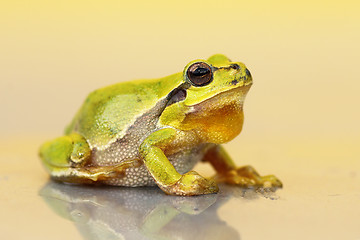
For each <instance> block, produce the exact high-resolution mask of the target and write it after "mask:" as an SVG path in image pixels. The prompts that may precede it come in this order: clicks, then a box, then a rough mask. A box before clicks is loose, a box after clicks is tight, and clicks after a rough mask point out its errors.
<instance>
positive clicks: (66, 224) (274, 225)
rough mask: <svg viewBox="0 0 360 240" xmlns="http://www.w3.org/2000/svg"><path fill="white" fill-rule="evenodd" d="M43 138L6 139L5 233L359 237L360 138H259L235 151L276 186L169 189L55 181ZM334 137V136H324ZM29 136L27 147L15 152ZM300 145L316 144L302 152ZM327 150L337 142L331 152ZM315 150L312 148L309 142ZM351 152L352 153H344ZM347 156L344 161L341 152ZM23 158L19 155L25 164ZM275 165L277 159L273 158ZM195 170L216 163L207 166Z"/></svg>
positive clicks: (1, 196) (0, 159)
mask: <svg viewBox="0 0 360 240" xmlns="http://www.w3.org/2000/svg"><path fill="white" fill-rule="evenodd" d="M40 142H41V140H40V139H36V138H33V139H32V140H24V141H23V142H20V141H13V142H11V141H10V139H9V141H7V142H1V146H3V147H4V148H2V149H1V150H2V151H1V152H0V153H1V155H0V163H1V165H2V166H3V167H2V168H1V169H0V201H1V204H0V212H1V216H2V218H1V219H0V230H1V234H2V236H4V237H5V239H49V238H51V239H358V238H359V236H360V229H359V227H358V218H359V216H360V184H359V183H360V179H359V177H360V173H359V169H360V163H359V161H358V157H359V156H360V154H359V151H358V150H357V148H356V141H351V142H346V143H344V144H343V145H341V144H331V143H330V142H328V141H326V140H323V142H322V143H317V144H315V143H309V142H308V141H307V142H304V141H298V142H292V143H291V142H290V143H289V142H287V141H285V140H282V141H280V140H279V141H271V142H267V141H265V142H262V141H260V140H257V141H251V140H250V139H249V140H248V141H246V142H245V141H243V142H242V147H243V151H238V147H237V146H236V145H232V144H230V145H228V146H227V148H228V150H229V152H230V153H231V154H232V155H234V156H238V157H239V158H240V156H241V158H242V159H250V158H251V156H253V155H255V154H258V155H263V154H266V155H267V158H266V161H264V160H261V159H264V157H258V158H257V159H253V160H252V161H251V164H252V165H254V166H255V167H257V168H258V169H259V171H260V172H261V173H264V174H266V173H274V174H276V175H277V176H278V177H279V178H280V179H281V180H282V181H283V182H284V189H282V190H278V191H276V192H275V193H274V192H261V191H258V192H257V191H253V190H243V189H240V188H236V187H231V186H226V185H220V193H219V194H215V195H207V196H199V197H174V196H167V195H165V194H164V193H163V192H162V191H160V190H159V189H158V188H117V187H94V186H93V187H89V186H77V185H65V184H59V183H55V182H53V181H49V180H48V178H47V175H46V173H45V172H44V170H43V169H42V166H40V164H39V159H38V158H37V156H36V151H37V149H36V146H37V145H38V144H39V143H40ZM325 143H327V144H325ZM17 144H21V146H22V151H17V149H18V145H17ZM301 149H307V151H308V152H303V153H302V154H299V151H300V150H301ZM326 149H333V150H332V152H331V153H330V152H329V153H327V152H326ZM310 150H311V151H310ZM344 153H346V154H344ZM340 160H341V161H340ZM19 163H21V164H19ZM274 166H275V167H274ZM197 170H198V171H199V172H201V173H202V174H204V175H207V176H209V175H211V174H212V171H211V169H210V168H208V167H207V166H206V165H199V166H198V168H197Z"/></svg>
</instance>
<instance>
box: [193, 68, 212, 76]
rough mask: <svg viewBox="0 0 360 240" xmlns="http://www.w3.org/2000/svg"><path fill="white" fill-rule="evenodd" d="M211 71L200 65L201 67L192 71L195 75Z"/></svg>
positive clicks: (202, 74)
mask: <svg viewBox="0 0 360 240" xmlns="http://www.w3.org/2000/svg"><path fill="white" fill-rule="evenodd" d="M209 72H210V71H209V69H207V68H202V67H199V68H197V69H195V71H194V72H192V74H193V75H194V76H197V77H201V76H204V75H206V74H208V73H209Z"/></svg>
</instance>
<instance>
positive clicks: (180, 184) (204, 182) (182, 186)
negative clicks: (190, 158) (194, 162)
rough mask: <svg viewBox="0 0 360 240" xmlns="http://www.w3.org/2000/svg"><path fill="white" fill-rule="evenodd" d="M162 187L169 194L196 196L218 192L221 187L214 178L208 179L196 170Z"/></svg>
mask: <svg viewBox="0 0 360 240" xmlns="http://www.w3.org/2000/svg"><path fill="white" fill-rule="evenodd" d="M161 189H162V190H163V191H164V192H165V193H167V194H169V195H183V196H194V195H203V194H211V193H217V192H218V191H219V187H218V186H217V184H216V182H215V181H214V180H212V179H206V178H204V177H202V176H201V175H199V174H198V173H197V172H195V171H190V172H188V173H185V174H184V175H182V177H181V178H180V179H179V180H178V181H177V182H176V183H174V184H173V185H170V186H161Z"/></svg>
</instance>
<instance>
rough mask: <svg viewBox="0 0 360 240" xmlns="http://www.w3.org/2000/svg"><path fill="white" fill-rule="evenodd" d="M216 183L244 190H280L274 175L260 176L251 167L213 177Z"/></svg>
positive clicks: (279, 182)
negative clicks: (231, 185) (235, 186)
mask: <svg viewBox="0 0 360 240" xmlns="http://www.w3.org/2000/svg"><path fill="white" fill-rule="evenodd" d="M215 180H216V181H217V182H224V183H228V184H233V185H239V186H241V187H245V188H282V186H283V184H282V182H281V181H280V180H279V179H278V178H277V177H275V176H274V175H267V176H260V174H259V173H258V172H257V171H256V170H255V169H254V168H253V167H251V166H245V167H240V168H236V169H233V170H230V171H228V172H226V173H222V174H219V175H217V176H215Z"/></svg>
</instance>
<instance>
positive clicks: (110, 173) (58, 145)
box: [40, 133, 130, 183]
mask: <svg viewBox="0 0 360 240" xmlns="http://www.w3.org/2000/svg"><path fill="white" fill-rule="evenodd" d="M40 157H41V159H42V162H43V164H44V166H45V168H46V170H47V171H48V172H49V173H50V175H51V177H52V178H53V179H55V180H60V181H63V182H69V183H94V182H97V181H102V180H106V179H109V178H114V177H117V176H119V175H121V174H123V170H124V167H127V165H129V164H130V163H126V162H125V163H122V164H121V166H120V165H119V166H105V167H99V166H96V167H92V166H88V163H89V160H90V157H91V150H90V148H89V145H88V143H87V142H86V140H85V138H84V137H82V136H81V135H80V134H77V133H72V134H70V135H66V136H62V137H59V138H57V139H54V140H52V141H48V142H46V143H44V144H43V145H42V146H41V148H40Z"/></svg>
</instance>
